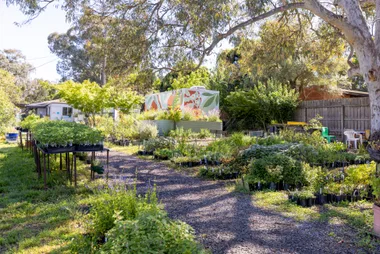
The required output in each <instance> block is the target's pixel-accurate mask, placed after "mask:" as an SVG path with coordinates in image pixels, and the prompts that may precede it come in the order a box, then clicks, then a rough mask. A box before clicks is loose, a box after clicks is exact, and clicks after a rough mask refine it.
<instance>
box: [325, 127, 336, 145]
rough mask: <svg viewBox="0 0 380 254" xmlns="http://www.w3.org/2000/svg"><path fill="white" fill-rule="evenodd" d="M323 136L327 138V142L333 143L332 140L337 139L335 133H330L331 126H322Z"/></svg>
mask: <svg viewBox="0 0 380 254" xmlns="http://www.w3.org/2000/svg"><path fill="white" fill-rule="evenodd" d="M322 137H323V138H325V139H326V140H327V143H331V142H332V141H336V137H335V136H333V135H329V128H327V127H322Z"/></svg>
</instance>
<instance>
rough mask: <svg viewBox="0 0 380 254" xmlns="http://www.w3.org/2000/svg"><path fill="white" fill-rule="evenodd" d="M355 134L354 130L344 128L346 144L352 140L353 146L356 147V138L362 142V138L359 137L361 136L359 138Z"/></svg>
mask: <svg viewBox="0 0 380 254" xmlns="http://www.w3.org/2000/svg"><path fill="white" fill-rule="evenodd" d="M355 134H356V132H355V131H354V130H346V131H345V132H344V135H345V136H346V145H347V146H348V145H349V143H351V142H354V148H355V149H358V140H359V141H360V142H362V139H361V136H360V138H355ZM359 135H361V134H359Z"/></svg>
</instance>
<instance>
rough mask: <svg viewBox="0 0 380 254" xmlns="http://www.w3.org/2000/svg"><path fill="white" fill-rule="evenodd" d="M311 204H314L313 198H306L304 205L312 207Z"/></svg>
mask: <svg viewBox="0 0 380 254" xmlns="http://www.w3.org/2000/svg"><path fill="white" fill-rule="evenodd" d="M313 205H315V198H308V199H306V206H307V207H312V206H313Z"/></svg>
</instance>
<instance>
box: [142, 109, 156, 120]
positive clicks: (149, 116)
mask: <svg viewBox="0 0 380 254" xmlns="http://www.w3.org/2000/svg"><path fill="white" fill-rule="evenodd" d="M157 115H158V111H157V110H147V111H143V112H142V113H141V114H139V115H137V119H138V120H155V119H156V117H157Z"/></svg>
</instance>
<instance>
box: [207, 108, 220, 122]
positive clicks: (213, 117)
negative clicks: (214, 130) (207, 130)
mask: <svg viewBox="0 0 380 254" xmlns="http://www.w3.org/2000/svg"><path fill="white" fill-rule="evenodd" d="M207 121H208V122H221V121H222V120H220V118H219V110H217V109H213V110H211V111H209V112H208V113H207Z"/></svg>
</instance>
